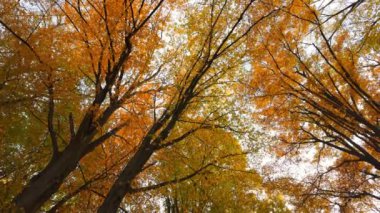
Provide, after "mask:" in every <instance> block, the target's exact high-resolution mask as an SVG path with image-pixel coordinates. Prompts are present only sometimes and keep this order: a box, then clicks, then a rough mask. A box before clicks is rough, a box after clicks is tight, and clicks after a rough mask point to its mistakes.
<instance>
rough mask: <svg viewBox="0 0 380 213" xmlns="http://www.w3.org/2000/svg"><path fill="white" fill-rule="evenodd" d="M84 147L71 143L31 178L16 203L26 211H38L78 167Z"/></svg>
mask: <svg viewBox="0 0 380 213" xmlns="http://www.w3.org/2000/svg"><path fill="white" fill-rule="evenodd" d="M84 148H85V146H84V145H83V144H81V143H70V145H69V146H68V147H67V148H66V149H65V150H64V151H63V152H62V153H61V154H60V155H59V157H58V158H56V159H55V160H52V161H51V162H50V163H49V164H48V165H47V166H46V167H45V169H44V170H42V171H41V172H40V173H39V174H38V175H37V176H35V177H33V178H32V179H31V180H30V182H29V183H28V185H27V186H26V187H25V188H24V189H23V191H22V192H21V193H20V194H19V195H18V196H17V197H16V198H15V203H16V205H17V206H18V207H19V208H22V209H23V210H24V211H25V212H36V211H37V210H38V209H39V208H40V207H41V206H42V205H43V204H44V203H45V202H46V201H47V200H48V199H49V198H50V197H51V196H52V195H53V194H54V193H55V192H56V191H57V190H58V188H59V187H60V186H61V185H62V183H63V181H64V180H65V178H66V177H67V176H68V175H69V174H70V173H71V171H73V170H74V169H75V168H76V166H77V164H78V162H79V160H80V159H81V157H82V153H83V150H84Z"/></svg>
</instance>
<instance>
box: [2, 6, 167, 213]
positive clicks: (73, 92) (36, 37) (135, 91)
mask: <svg viewBox="0 0 380 213" xmlns="http://www.w3.org/2000/svg"><path fill="white" fill-rule="evenodd" d="M7 3H9V2H7V1H2V6H1V7H2V8H4V9H5V10H4V11H5V12H4V13H3V14H2V16H1V19H0V20H1V22H0V23H1V25H2V26H3V28H4V30H5V31H6V32H8V33H9V34H11V35H12V36H13V37H14V40H16V41H15V44H16V46H15V49H11V50H10V51H11V53H10V54H9V55H12V54H13V55H14V56H18V55H17V54H16V53H17V51H18V49H20V50H21V51H22V53H24V54H25V55H21V56H20V57H19V59H21V60H22V61H25V64H26V65H25V66H30V67H32V68H34V69H35V70H37V72H38V74H37V76H36V75H32V73H31V72H28V74H27V75H31V76H32V77H36V78H37V79H36V80H37V81H38V84H37V85H35V86H34V87H33V86H31V87H30V88H32V89H33V90H34V91H33V92H36V93H44V95H43V96H42V98H41V99H42V100H41V102H42V104H41V105H42V106H39V107H36V108H37V109H36V110H37V111H39V112H41V111H43V110H46V111H47V113H45V115H44V116H46V117H45V118H43V117H40V116H39V115H37V116H36V117H37V119H38V120H39V121H41V122H42V123H44V124H46V126H47V129H48V133H49V135H50V139H49V140H50V142H51V148H52V157H51V159H50V161H49V163H48V164H47V165H46V166H45V167H44V168H43V170H42V171H41V172H39V174H38V175H35V176H34V177H33V178H32V179H31V180H30V181H29V183H28V184H27V185H26V186H25V188H24V189H23V191H22V192H21V193H20V194H19V195H18V196H17V197H16V199H15V201H16V204H17V206H19V207H21V208H23V209H24V210H27V211H30V212H34V211H36V210H37V209H38V208H40V207H41V206H42V204H43V203H44V202H45V201H46V200H48V199H49V198H50V196H51V195H52V194H53V193H55V192H56V191H57V190H58V188H59V187H60V186H61V184H62V183H63V181H64V179H65V178H66V177H67V176H68V175H69V174H70V173H71V172H72V171H73V170H74V169H75V168H76V167H77V165H78V163H79V160H80V159H81V158H83V157H84V156H85V155H87V154H88V153H89V152H91V151H92V150H93V149H94V148H96V147H97V146H99V145H100V144H101V143H103V142H104V141H105V140H106V139H108V138H109V137H110V136H112V135H113V134H114V133H115V132H117V131H119V130H120V129H121V128H122V127H123V126H125V121H123V122H122V123H117V122H109V119H110V117H111V116H112V115H113V114H114V112H115V111H117V110H118V109H119V108H120V107H121V106H122V104H123V103H124V102H126V101H127V100H130V99H131V98H132V97H133V96H138V95H140V94H143V93H147V92H148V90H144V87H143V86H147V84H148V83H149V82H150V80H151V79H152V78H153V77H154V76H155V75H157V74H158V73H159V72H160V69H158V71H157V70H156V71H151V72H149V70H147V69H148V68H149V67H148V65H149V63H144V62H145V60H147V61H149V58H151V57H152V52H153V51H154V49H155V48H158V47H159V42H158V40H159V37H158V35H157V31H158V30H159V26H158V25H159V23H161V22H162V18H163V16H161V15H157V16H155V17H156V18H154V19H155V22H154V23H155V24H151V25H150V26H148V25H147V23H148V21H149V20H150V19H153V18H152V17H153V16H154V15H155V13H156V12H157V11H160V10H159V9H160V8H161V6H162V4H163V1H158V2H149V3H148V2H145V1H141V2H140V3H138V2H133V3H132V2H116V1H108V2H106V1H104V2H96V3H95V2H92V1H64V2H50V1H47V2H44V1H41V2H39V3H34V2H32V1H31V2H30V5H29V6H26V7H25V5H24V4H27V3H26V2H25V3H23V2H17V3H14V4H7ZM8 5H10V6H8ZM20 15H21V16H20ZM23 16H26V17H28V16H30V17H35V19H36V21H35V22H31V23H29V22H28V19H26V18H23V19H22V21H23V22H25V23H24V24H25V25H23V26H26V27H22V28H18V27H17V25H19V24H22V22H17V19H18V18H19V17H23ZM121 20H124V21H121ZM28 27H29V28H28ZM103 32H107V33H106V34H104V33H103ZM146 39H148V40H146ZM148 41H149V43H148ZM156 41H157V42H156ZM135 44H136V45H135ZM137 44H138V45H137ZM139 45H141V47H144V48H148V50H149V51H145V49H144V48H138V47H139ZM133 46H136V50H135V51H133V53H132V48H133ZM12 51H13V52H12ZM127 61H128V62H127ZM67 62H68V63H67ZM139 62H140V63H139ZM17 68H18V69H21V70H22V69H24V68H23V67H17ZM78 76H79V78H78ZM127 77H128V78H127ZM126 79H127V80H126ZM22 80H27V79H22ZM38 85H41V86H40V87H39V86H38ZM154 89H157V88H150V90H154ZM76 101H78V102H77V103H76V104H74V103H75V102H76ZM67 102H74V103H73V104H74V110H76V112H77V113H78V114H74V111H71V110H70V109H69V108H65V109H63V110H69V113H68V114H66V112H65V111H58V109H60V107H62V105H64V104H65V103H67ZM61 113H62V114H61ZM74 115H75V117H74ZM63 117H64V118H66V119H64V120H65V123H66V125H64V124H62V123H61V122H60V121H61V120H62V118H63ZM62 126H65V127H62ZM61 127H62V128H61ZM102 128H104V129H105V130H108V131H105V132H104V131H100V130H101V129H102Z"/></svg>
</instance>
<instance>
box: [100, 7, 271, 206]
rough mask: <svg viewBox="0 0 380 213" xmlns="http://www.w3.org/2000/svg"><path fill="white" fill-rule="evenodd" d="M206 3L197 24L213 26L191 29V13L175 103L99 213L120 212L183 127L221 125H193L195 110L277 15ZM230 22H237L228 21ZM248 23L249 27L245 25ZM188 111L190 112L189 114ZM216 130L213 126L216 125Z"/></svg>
mask: <svg viewBox="0 0 380 213" xmlns="http://www.w3.org/2000/svg"><path fill="white" fill-rule="evenodd" d="M205 3H206V4H205V6H204V7H202V8H200V10H199V11H198V15H197V17H196V18H199V17H203V16H204V17H207V19H208V20H209V21H207V22H206V24H204V25H201V24H198V25H195V24H194V25H191V24H192V23H194V22H192V21H193V20H194V18H195V17H194V16H191V15H194V14H195V13H194V12H193V11H192V13H191V15H190V21H189V24H190V25H189V26H188V27H189V29H191V34H190V35H187V36H188V38H187V42H189V43H188V44H187V47H186V50H185V54H184V55H187V57H185V59H186V60H185V63H181V64H180V65H181V66H180V67H173V68H175V69H180V70H181V71H182V70H183V71H184V73H178V74H179V75H176V78H175V79H174V82H175V84H176V87H177V88H178V89H177V88H175V90H173V94H172V98H170V99H169V102H168V103H166V104H165V105H166V106H165V109H164V110H163V112H162V113H161V114H160V115H159V116H158V118H157V119H156V120H154V122H153V123H152V124H151V125H150V127H149V130H148V131H147V133H146V134H145V136H144V137H143V138H142V139H141V142H140V146H139V147H138V149H137V151H136V152H135V154H134V155H133V157H132V158H131V159H130V160H129V161H128V163H127V164H126V165H125V167H124V168H123V170H122V171H121V173H120V174H119V176H118V178H117V180H116V181H115V183H114V184H113V186H112V187H111V189H110V191H109V192H108V194H107V195H106V198H105V200H104V202H103V203H102V205H101V206H100V208H99V210H98V212H110V211H111V212H114V211H116V210H117V208H118V207H119V206H120V203H121V202H122V200H123V198H124V196H125V195H127V194H130V193H131V192H132V191H133V188H132V186H131V184H132V182H133V180H134V179H135V178H136V177H137V176H138V175H139V174H140V173H141V172H142V170H143V169H144V166H145V164H146V163H147V162H148V160H149V159H150V158H151V156H152V155H153V154H154V153H155V151H156V150H157V149H159V147H160V146H162V145H163V144H165V140H166V139H167V137H168V136H169V135H170V133H171V131H172V129H173V128H174V127H175V125H176V123H177V122H178V121H181V120H188V121H187V122H192V123H199V125H200V127H203V126H204V125H205V124H209V123H210V119H212V120H211V121H213V120H214V122H217V119H215V118H213V116H214V114H216V113H212V112H211V113H210V114H209V115H207V114H206V116H204V117H200V116H196V118H197V120H194V118H192V117H194V116H192V113H190V112H191V111H193V110H194V109H197V110H198V111H200V112H202V108H203V107H202V104H203V103H202V102H204V100H203V101H202V99H201V98H202V97H203V96H206V97H207V96H208V95H209V94H210V91H212V89H213V88H214V86H215V85H218V84H220V82H219V80H220V79H222V77H224V76H226V75H230V74H231V73H232V70H233V67H234V66H233V65H234V64H236V63H237V62H238V63H239V59H241V58H242V56H240V57H239V54H243V53H244V52H241V51H240V48H239V46H240V45H241V44H242V40H243V39H244V38H245V37H246V36H247V34H248V33H249V32H250V31H251V30H252V28H254V27H255V25H256V24H258V23H260V22H261V21H262V20H263V19H265V18H266V17H268V16H270V15H272V14H273V13H275V11H276V10H269V11H262V14H261V13H260V14H257V15H255V16H249V13H248V11H251V10H252V9H253V8H255V5H256V4H254V1H248V3H246V4H242V5H241V6H240V5H239V6H237V5H236V4H234V2H227V1H224V2H214V1H211V2H205ZM257 4H259V5H260V4H261V3H257ZM232 8H234V9H235V11H239V12H235V15H233V14H230V13H229V12H230V11H231V9H232ZM227 19H229V20H232V21H227ZM246 19H248V21H245V20H246ZM224 22H226V23H224ZM226 28H227V30H225V29H226ZM233 48H235V49H233ZM236 51H239V52H236ZM234 53H236V55H234ZM222 59H223V60H222ZM236 61H237V62H236ZM239 64H241V63H239ZM215 87H217V86H215ZM173 89H174V88H173ZM216 97H218V96H216ZM211 98H212V96H211ZM214 98H215V97H214ZM188 109H190V112H189V111H187V110H188ZM206 112H207V111H206ZM201 115H202V114H201ZM211 125H214V124H213V123H211ZM184 136H186V133H185V134H184Z"/></svg>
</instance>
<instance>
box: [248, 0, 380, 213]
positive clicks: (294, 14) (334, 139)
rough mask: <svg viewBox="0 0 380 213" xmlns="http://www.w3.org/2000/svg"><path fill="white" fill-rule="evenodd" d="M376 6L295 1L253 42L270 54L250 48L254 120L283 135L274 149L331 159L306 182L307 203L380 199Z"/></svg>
mask: <svg viewBox="0 0 380 213" xmlns="http://www.w3.org/2000/svg"><path fill="white" fill-rule="evenodd" d="M378 7H379V5H378V2H365V1H354V2H339V1H331V2H329V3H326V4H324V3H322V4H321V5H319V4H318V3H317V2H313V1H310V2H306V1H293V4H292V5H290V6H289V7H286V8H284V9H283V10H282V15H279V16H278V17H276V18H274V19H276V20H273V21H272V23H275V24H272V25H270V27H267V28H262V29H260V30H258V33H260V34H261V35H262V36H261V37H254V38H253V39H252V43H253V45H254V47H255V48H256V47H257V45H259V46H260V44H261V48H260V49H261V50H262V51H265V52H266V54H265V55H260V52H256V51H257V49H255V50H254V51H252V55H253V56H254V57H255V62H257V63H254V64H253V75H254V76H253V78H252V79H253V80H252V82H251V88H252V93H253V94H254V95H255V96H256V97H255V98H254V103H255V106H256V107H257V111H256V112H257V116H255V118H258V119H260V120H261V121H263V124H265V125H267V126H271V129H275V130H276V131H277V133H278V134H279V137H280V140H281V141H282V142H283V143H282V145H279V146H277V148H276V150H277V151H278V153H279V154H280V155H284V154H286V153H290V154H293V156H294V155H296V156H299V157H300V158H302V153H304V152H302V151H301V150H300V148H302V147H304V148H306V149H307V150H315V153H316V154H315V161H314V163H315V164H318V165H321V168H323V166H322V163H326V161H327V162H329V161H330V162H333V164H332V165H331V163H330V165H329V166H328V167H327V168H326V167H325V168H324V169H323V170H322V171H318V168H316V169H317V171H316V174H313V175H310V176H308V177H307V178H306V179H305V182H306V183H305V184H306V185H308V186H309V187H306V188H304V189H305V190H304V194H303V195H305V196H306V198H307V199H309V198H313V197H323V198H325V199H328V200H329V201H330V202H331V203H332V205H335V204H336V203H339V205H341V206H345V205H347V203H350V202H351V201H353V200H355V199H370V200H371V199H375V200H378V199H379V197H378V191H377V188H378V183H377V182H378V181H377V179H378V174H379V168H380V167H379V166H380V164H379V162H380V155H379V151H380V150H379V142H380V138H379V135H380V134H379V133H380V132H379V130H380V129H379V112H380V111H379V110H380V108H379V106H380V105H379V100H380V99H379V97H380V96H379V91H378V89H377V84H378V70H379V69H378V68H379V67H378V65H379V64H378V59H377V58H378V45H376V44H373V41H374V40H373V39H376V38H378V33H377V31H378V17H377V16H376V12H374V11H376V8H378ZM268 22H270V20H268ZM351 29H355V30H351ZM274 85H276V86H274ZM290 154H289V155H290ZM320 163H321V164H320ZM325 165H326V164H325ZM337 198H338V200H339V199H340V201H341V202H337ZM301 201H305V200H304V199H302V200H301ZM360 202H364V201H363V200H361V201H360ZM371 205H374V204H369V208H370V207H371ZM342 208H343V207H342Z"/></svg>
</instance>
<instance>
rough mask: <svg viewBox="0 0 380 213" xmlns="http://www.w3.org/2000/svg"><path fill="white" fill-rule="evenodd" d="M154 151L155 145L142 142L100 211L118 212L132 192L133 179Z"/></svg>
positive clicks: (104, 212) (103, 212)
mask: <svg viewBox="0 0 380 213" xmlns="http://www.w3.org/2000/svg"><path fill="white" fill-rule="evenodd" d="M153 152H154V147H152V146H151V145H149V144H142V145H141V146H140V148H139V149H138V151H137V152H136V154H135V155H134V156H133V157H132V159H131V160H130V161H129V162H128V164H127V165H126V166H125V168H124V169H123V171H122V172H121V173H120V175H119V178H118V179H117V180H116V181H115V183H114V184H113V185H112V188H111V190H110V191H109V193H108V195H107V197H106V199H105V200H104V201H103V204H102V205H101V206H100V207H99V209H98V213H108V212H116V211H117V209H118V208H119V205H120V203H121V201H122V200H123V198H124V196H125V195H126V194H128V193H130V192H131V189H132V188H131V182H132V180H133V179H134V178H135V177H136V176H137V175H138V174H139V173H140V172H141V171H142V169H143V167H144V165H145V164H146V162H147V161H148V160H149V158H150V157H151V156H152V154H153Z"/></svg>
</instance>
